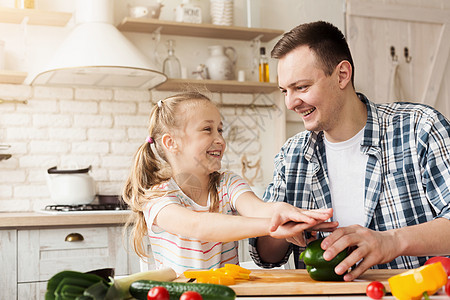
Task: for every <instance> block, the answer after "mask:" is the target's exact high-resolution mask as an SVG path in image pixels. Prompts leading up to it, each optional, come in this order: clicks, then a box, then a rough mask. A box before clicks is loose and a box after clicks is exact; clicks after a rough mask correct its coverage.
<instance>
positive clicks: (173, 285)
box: [130, 280, 236, 300]
mask: <svg viewBox="0 0 450 300" xmlns="http://www.w3.org/2000/svg"><path fill="white" fill-rule="evenodd" d="M155 286H162V287H165V288H166V289H167V291H169V295H170V300H178V299H180V296H181V294H183V293H184V292H187V291H194V292H197V293H199V294H200V295H202V298H203V300H233V299H235V298H236V293H235V292H234V291H233V290H232V289H231V288H229V287H227V286H225V285H219V284H210V283H185V282H168V281H155V280H138V281H135V282H133V283H132V284H131V286H130V294H131V296H133V297H134V298H136V299H138V300H147V294H148V291H149V290H151V289H152V288H153V287H155Z"/></svg>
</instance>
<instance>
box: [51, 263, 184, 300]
mask: <svg viewBox="0 0 450 300" xmlns="http://www.w3.org/2000/svg"><path fill="white" fill-rule="evenodd" d="M96 271H101V270H96ZM91 272H94V271H91ZM176 277H177V274H176V273H175V271H174V270H172V269H171V268H166V269H160V270H150V271H145V272H139V273H135V274H131V275H129V276H126V277H123V278H119V279H116V280H114V278H112V277H109V281H108V280H107V279H105V278H103V277H100V276H98V275H95V274H91V273H82V272H77V271H62V272H59V273H57V274H55V275H54V276H53V277H52V278H50V280H49V281H48V283H47V292H46V294H45V300H72V299H74V300H75V299H76V300H121V299H128V298H129V297H130V296H131V295H130V293H129V287H130V285H131V283H132V282H133V281H137V280H143V279H146V280H161V281H164V280H167V281H169V280H174V279H175V278H176Z"/></svg>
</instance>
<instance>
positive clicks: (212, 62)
mask: <svg viewBox="0 0 450 300" xmlns="http://www.w3.org/2000/svg"><path fill="white" fill-rule="evenodd" d="M208 50H209V57H208V59H207V60H206V67H207V69H208V79H212V80H233V79H234V78H235V74H234V65H235V63H236V60H237V53H236V50H235V49H234V48H233V47H224V46H220V45H215V46H210V47H208Z"/></svg>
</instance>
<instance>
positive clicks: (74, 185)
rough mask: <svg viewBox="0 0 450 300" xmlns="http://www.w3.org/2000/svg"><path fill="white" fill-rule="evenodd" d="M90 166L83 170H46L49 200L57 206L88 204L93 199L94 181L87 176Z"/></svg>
mask: <svg viewBox="0 0 450 300" xmlns="http://www.w3.org/2000/svg"><path fill="white" fill-rule="evenodd" d="M90 170H91V166H89V167H88V168H85V169H76V170H58V169H57V167H52V168H50V169H48V170H47V186H48V189H49V191H50V198H51V199H52V201H53V202H54V203H55V204H57V205H82V204H89V203H91V202H92V201H94V199H95V194H96V193H95V183H94V179H93V178H92V177H91V176H90V175H89V174H88V173H89V171H90Z"/></svg>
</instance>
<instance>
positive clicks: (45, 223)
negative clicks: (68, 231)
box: [0, 210, 130, 229]
mask: <svg viewBox="0 0 450 300" xmlns="http://www.w3.org/2000/svg"><path fill="white" fill-rule="evenodd" d="M129 215H130V212H129V211H125V210H123V211H111V212H109V211H88V212H59V213H47V212H0V229H18V228H29V227H54V226H85V225H114V224H117V225H121V224H125V222H126V220H127V218H128V216H129Z"/></svg>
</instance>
